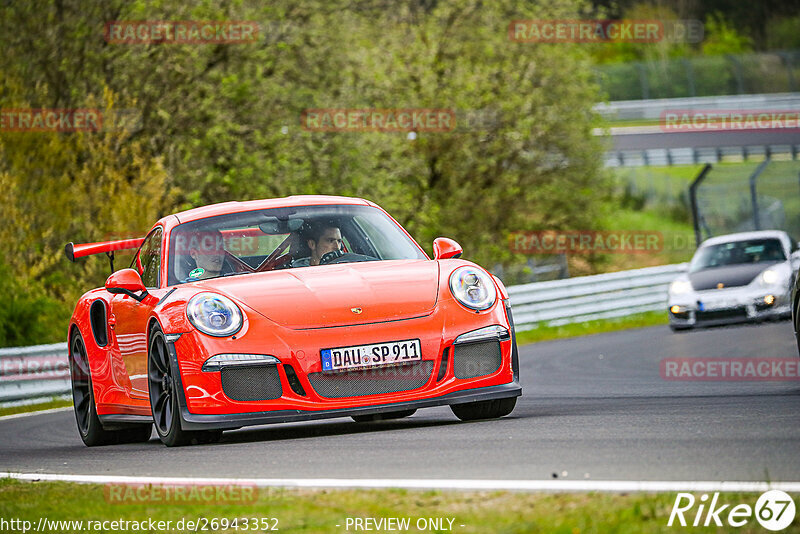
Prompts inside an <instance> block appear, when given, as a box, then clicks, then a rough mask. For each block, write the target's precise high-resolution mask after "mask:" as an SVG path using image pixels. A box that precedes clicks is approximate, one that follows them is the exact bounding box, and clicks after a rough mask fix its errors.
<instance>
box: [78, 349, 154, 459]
mask: <svg viewBox="0 0 800 534" xmlns="http://www.w3.org/2000/svg"><path fill="white" fill-rule="evenodd" d="M69 368H70V377H71V382H72V404H73V408H74V410H75V421H76V422H77V423H78V433H79V434H80V436H81V439H82V440H83V443H84V444H85V445H86V446H87V447H94V446H97V445H110V444H113V443H138V442H143V441H148V440H149V439H150V434H151V433H152V428H153V427H152V425H149V424H147V425H140V424H131V425H125V426H124V427H122V428H117V429H115V430H106V429H104V428H103V425H102V423H101V422H100V418H99V417H98V416H97V407H96V406H95V402H94V391H93V390H92V373H91V370H90V369H89V358H88V356H87V354H86V345H84V343H83V338H82V337H81V335H80V334H75V337H73V338H72V342H71V343H70V348H69Z"/></svg>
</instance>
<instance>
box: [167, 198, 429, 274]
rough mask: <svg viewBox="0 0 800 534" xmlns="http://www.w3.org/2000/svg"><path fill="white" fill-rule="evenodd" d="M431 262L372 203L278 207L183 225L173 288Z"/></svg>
mask: <svg viewBox="0 0 800 534" xmlns="http://www.w3.org/2000/svg"><path fill="white" fill-rule="evenodd" d="M424 258H425V255H424V253H423V252H422V251H421V250H420V248H419V246H418V245H417V244H416V243H415V242H414V241H413V240H412V239H411V238H410V237H409V236H408V235H407V234H406V233H405V232H404V231H403V230H402V229H401V228H400V227H399V226H398V225H397V224H396V223H395V222H394V221H393V220H392V219H391V218H390V217H387V216H386V214H385V213H384V212H383V211H381V210H379V209H377V208H374V207H371V206H352V205H341V206H339V205H323V206H298V207H292V208H272V209H264V210H256V211H248V212H241V213H232V214H226V215H218V216H215V217H208V218H205V219H200V220H197V221H192V222H188V223H184V224H181V225H179V226H177V227H175V228H174V229H173V231H172V234H171V237H170V245H169V284H170V285H175V284H181V283H185V282H192V281H196V280H205V279H209V278H217V277H220V276H234V275H239V274H247V273H251V272H263V271H274V270H278V269H295V268H300V267H308V266H316V265H327V264H333V263H349V262H362V261H381V260H399V259H424Z"/></svg>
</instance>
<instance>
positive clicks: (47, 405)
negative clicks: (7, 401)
mask: <svg viewBox="0 0 800 534" xmlns="http://www.w3.org/2000/svg"><path fill="white" fill-rule="evenodd" d="M69 406H72V399H59V398H53V399H51V400H49V401H44V402H37V403H35V404H23V405H20V406H1V407H0V417H2V416H4V415H13V414H16V413H27V412H38V411H41V410H51V409H53V408H67V407H69Z"/></svg>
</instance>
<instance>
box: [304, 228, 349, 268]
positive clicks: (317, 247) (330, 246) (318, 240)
mask: <svg viewBox="0 0 800 534" xmlns="http://www.w3.org/2000/svg"><path fill="white" fill-rule="evenodd" d="M304 237H305V240H306V244H307V245H308V248H309V249H310V250H311V256H307V257H305V258H298V259H296V260H294V261H293V262H292V267H308V266H310V265H319V264H320V260H321V259H322V257H323V256H324V255H325V254H327V253H329V252H341V251H342V232H341V231H340V230H339V227H338V226H335V225H333V224H316V225H313V226H312V227H311V229H310V230H309V231H308V232H307V233H306V234H305V236H304Z"/></svg>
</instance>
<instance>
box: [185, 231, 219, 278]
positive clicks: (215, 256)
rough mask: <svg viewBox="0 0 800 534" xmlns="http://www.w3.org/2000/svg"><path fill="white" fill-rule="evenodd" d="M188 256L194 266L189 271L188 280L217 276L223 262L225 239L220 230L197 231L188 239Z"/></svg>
mask: <svg viewBox="0 0 800 534" xmlns="http://www.w3.org/2000/svg"><path fill="white" fill-rule="evenodd" d="M189 256H191V258H192V259H193V260H194V262H195V265H196V268H195V269H193V270H192V271H191V272H190V273H189V279H190V280H206V279H208V278H216V277H217V276H219V275H220V274H221V273H222V271H223V267H224V264H225V241H224V239H223V237H222V232H220V231H219V230H212V231H206V232H198V233H197V234H195V235H194V236H193V239H191V240H190V245H189Z"/></svg>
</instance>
